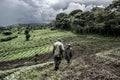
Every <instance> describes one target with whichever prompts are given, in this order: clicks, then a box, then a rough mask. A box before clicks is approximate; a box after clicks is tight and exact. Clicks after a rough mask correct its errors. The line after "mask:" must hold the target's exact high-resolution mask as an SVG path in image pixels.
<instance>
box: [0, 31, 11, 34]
mask: <svg viewBox="0 0 120 80" xmlns="http://www.w3.org/2000/svg"><path fill="white" fill-rule="evenodd" d="M2 34H3V35H11V34H12V32H10V31H6V32H3V33H2Z"/></svg>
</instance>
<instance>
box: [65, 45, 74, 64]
mask: <svg viewBox="0 0 120 80" xmlns="http://www.w3.org/2000/svg"><path fill="white" fill-rule="evenodd" d="M72 55H73V49H72V46H71V44H67V47H66V49H65V59H66V60H67V63H68V64H69V63H70V60H71V58H72Z"/></svg>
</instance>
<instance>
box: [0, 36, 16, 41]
mask: <svg viewBox="0 0 120 80" xmlns="http://www.w3.org/2000/svg"><path fill="white" fill-rule="evenodd" d="M17 37H18V36H8V37H5V38H1V39H0V42H5V41H10V40H12V39H15V38H17Z"/></svg>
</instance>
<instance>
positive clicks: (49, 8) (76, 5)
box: [0, 0, 113, 26]
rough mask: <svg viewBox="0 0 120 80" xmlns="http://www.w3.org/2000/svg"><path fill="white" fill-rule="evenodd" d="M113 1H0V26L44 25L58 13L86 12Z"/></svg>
mask: <svg viewBox="0 0 120 80" xmlns="http://www.w3.org/2000/svg"><path fill="white" fill-rule="evenodd" d="M112 1H113V0H0V25H3V26H5V25H10V24H18V23H44V22H50V21H51V20H54V19H55V17H56V15H57V14H58V13H60V12H65V13H70V12H71V11H72V10H75V9H81V10H83V11H87V10H90V9H92V8H93V6H98V7H105V6H108V5H109V4H110V3H111V2H112Z"/></svg>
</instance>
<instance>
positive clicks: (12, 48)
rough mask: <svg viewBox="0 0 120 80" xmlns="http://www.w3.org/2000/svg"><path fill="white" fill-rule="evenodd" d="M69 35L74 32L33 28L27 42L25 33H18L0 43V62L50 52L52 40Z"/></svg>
mask: <svg viewBox="0 0 120 80" xmlns="http://www.w3.org/2000/svg"><path fill="white" fill-rule="evenodd" d="M64 33H65V34H64ZM69 36H74V34H72V33H70V32H61V31H57V30H56V31H50V30H49V29H47V30H35V31H33V32H31V40H30V41H28V42H27V41H25V35H24V34H20V35H18V38H16V39H14V40H11V41H7V42H1V43H0V62H3V61H10V60H15V59H21V58H25V57H30V56H34V55H35V54H42V53H47V52H50V51H51V50H52V45H53V42H55V41H56V39H57V38H59V37H60V38H64V37H69ZM1 37H2V36H1Z"/></svg>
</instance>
